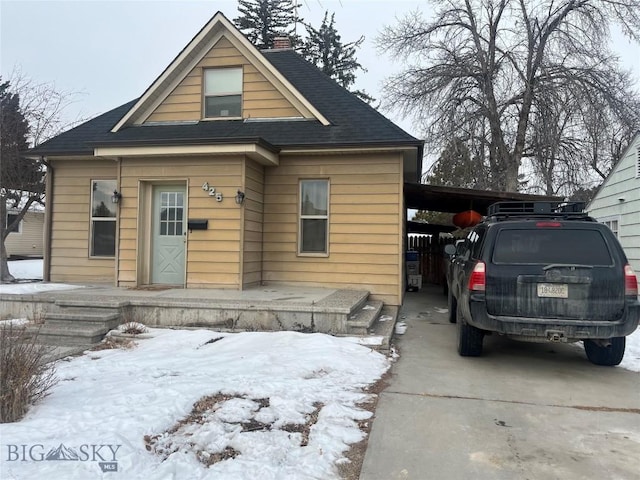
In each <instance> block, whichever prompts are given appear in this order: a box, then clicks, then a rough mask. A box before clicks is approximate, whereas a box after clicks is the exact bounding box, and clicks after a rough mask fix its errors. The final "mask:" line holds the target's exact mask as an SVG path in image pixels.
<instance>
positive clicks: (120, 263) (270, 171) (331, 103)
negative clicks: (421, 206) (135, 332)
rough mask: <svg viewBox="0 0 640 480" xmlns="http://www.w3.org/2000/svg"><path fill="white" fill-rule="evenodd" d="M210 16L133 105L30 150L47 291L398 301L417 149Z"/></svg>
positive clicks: (278, 53)
mask: <svg viewBox="0 0 640 480" xmlns="http://www.w3.org/2000/svg"><path fill="white" fill-rule="evenodd" d="M281 46H282V47H284V48H276V49H272V50H263V51H259V50H258V49H256V48H255V47H254V46H253V45H252V44H251V43H250V42H249V41H248V40H247V39H246V38H245V37H244V36H243V35H242V34H241V33H240V32H239V31H238V30H237V29H236V28H235V26H234V25H233V24H232V23H231V22H230V21H229V20H228V19H227V18H226V17H225V16H224V15H223V14H221V13H217V14H216V15H214V16H213V18H212V19H211V20H210V21H209V22H208V23H207V24H206V25H205V26H204V27H203V28H202V30H200V32H198V33H197V34H196V36H195V37H194V38H193V39H192V40H191V42H190V43H189V44H188V45H187V46H186V47H185V48H184V49H183V50H182V51H181V52H180V53H179V54H178V56H177V57H176V58H175V59H174V60H173V61H172V62H171V64H170V65H169V66H168V67H167V68H166V69H165V70H164V71H163V72H162V74H161V75H160V76H159V77H158V78H157V79H156V80H155V81H154V82H153V84H152V85H150V86H149V87H148V89H147V90H146V91H145V92H144V93H143V94H142V96H141V97H140V98H138V99H136V100H133V101H131V102H129V103H126V104H124V105H122V106H119V107H117V108H115V109H113V110H111V111H109V112H107V113H105V114H103V115H101V116H99V117H96V118H94V119H93V120H90V121H88V122H86V123H84V124H82V125H80V126H78V127H76V128H74V129H72V130H69V131H67V132H65V133H63V134H61V135H59V136H57V137H55V138H53V139H51V140H49V141H48V142H46V143H43V144H41V145H40V146H38V147H37V148H35V149H33V150H32V151H31V153H32V154H33V155H38V156H41V157H43V159H44V161H46V163H47V165H48V172H49V175H48V178H47V182H48V183H47V199H48V200H49V201H48V202H47V220H46V223H47V225H46V231H47V235H46V243H47V245H46V248H45V266H44V274H45V280H50V281H55V282H83V283H96V282H105V283H108V284H112V285H116V286H122V287H136V286H143V285H153V284H166V285H176V286H181V287H184V288H228V289H244V288H247V287H250V286H253V285H260V284H262V283H264V282H268V283H271V284H282V285H287V284H296V285H306V286H320V287H330V288H357V289H362V290H368V291H369V292H370V293H371V295H372V297H373V298H374V299H378V300H382V301H384V302H386V303H388V304H391V305H398V304H400V303H401V302H402V296H403V291H404V273H403V264H404V258H403V250H404V248H403V246H404V242H405V233H404V225H405V220H406V209H405V206H404V201H403V190H404V183H405V182H416V181H417V180H418V178H419V174H420V172H421V163H422V148H423V143H422V142H421V141H420V140H417V139H416V138H414V137H412V136H411V135H409V134H407V133H406V132H404V131H403V130H402V129H400V128H399V127H397V126H396V125H394V124H393V123H392V122H390V121H389V120H387V119H386V118H385V117H383V116H382V115H381V114H380V113H378V112H377V111H376V110H375V109H373V108H371V107H370V106H369V105H367V104H366V103H364V102H362V101H360V100H359V99H358V98H357V97H355V96H354V95H352V94H351V93H349V92H348V91H347V90H345V89H343V88H342V87H340V86H339V85H338V84H336V83H335V82H334V81H332V80H331V79H329V78H328V77H326V76H325V75H324V74H322V73H321V72H320V71H319V70H318V69H317V68H316V67H315V66H313V65H311V64H309V63H307V62H306V61H305V60H303V59H302V58H301V57H300V56H299V55H297V54H296V53H295V52H294V51H292V50H291V49H290V48H287V46H286V45H281Z"/></svg>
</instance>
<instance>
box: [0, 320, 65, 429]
mask: <svg viewBox="0 0 640 480" xmlns="http://www.w3.org/2000/svg"><path fill="white" fill-rule="evenodd" d="M37 337H38V335H37V332H36V333H33V332H30V331H28V330H26V329H25V328H24V327H21V326H16V325H13V324H12V323H9V324H7V325H3V326H1V327H0V423H9V422H16V421H18V420H20V419H21V418H22V417H23V416H24V415H25V414H26V413H27V410H28V409H29V405H31V404H34V403H36V402H37V401H38V400H41V399H42V398H44V397H46V396H47V395H48V394H49V393H50V390H51V388H52V387H53V386H54V385H55V384H56V383H57V380H56V377H55V366H54V364H53V363H51V362H47V361H46V360H47V354H48V353H50V352H51V348H50V347H47V346H45V345H41V344H39V343H37Z"/></svg>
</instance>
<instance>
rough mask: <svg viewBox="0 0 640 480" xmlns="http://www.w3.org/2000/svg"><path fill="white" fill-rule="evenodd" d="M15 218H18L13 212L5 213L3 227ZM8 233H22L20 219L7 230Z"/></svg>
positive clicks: (7, 225)
mask: <svg viewBox="0 0 640 480" xmlns="http://www.w3.org/2000/svg"><path fill="white" fill-rule="evenodd" d="M16 218H18V215H17V214H15V213H7V217H6V218H5V222H4V228H9V225H11V224H12V223H13V222H14V221H15V219H16ZM9 233H17V234H21V233H22V220H20V221H19V222H18V224H17V225H15V226H14V227H13V228H12V229H11V230H9Z"/></svg>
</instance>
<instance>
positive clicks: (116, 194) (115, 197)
mask: <svg viewBox="0 0 640 480" xmlns="http://www.w3.org/2000/svg"><path fill="white" fill-rule="evenodd" d="M121 198H122V194H121V193H120V192H118V190H114V191H113V195H111V203H120V199H121Z"/></svg>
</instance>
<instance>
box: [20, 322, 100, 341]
mask: <svg viewBox="0 0 640 480" xmlns="http://www.w3.org/2000/svg"><path fill="white" fill-rule="evenodd" d="M109 330H110V328H109V327H107V326H93V325H89V326H85V325H77V326H73V327H61V326H56V325H53V326H50V325H47V324H46V323H45V324H44V325H36V326H28V327H27V332H28V333H30V334H33V335H37V341H38V343H43V344H45V345H56V346H76V345H91V344H93V343H99V342H100V341H101V340H102V339H103V338H104V336H105V335H106V334H107V332H108V331H109Z"/></svg>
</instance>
